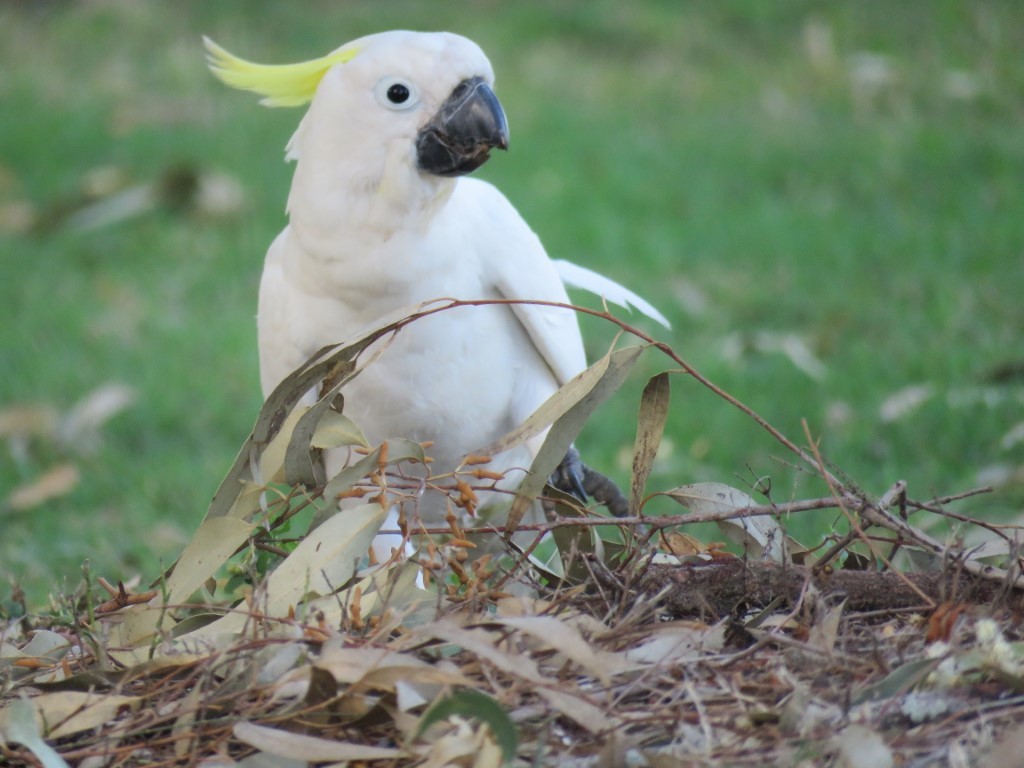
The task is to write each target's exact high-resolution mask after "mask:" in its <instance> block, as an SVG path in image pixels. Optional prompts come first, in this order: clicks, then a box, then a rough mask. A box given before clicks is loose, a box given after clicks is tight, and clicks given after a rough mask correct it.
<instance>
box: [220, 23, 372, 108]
mask: <svg viewBox="0 0 1024 768" xmlns="http://www.w3.org/2000/svg"><path fill="white" fill-rule="evenodd" d="M356 42H358V41H356ZM203 45H205V46H206V51H207V57H206V61H207V64H208V66H209V67H210V71H211V72H213V74H215V75H216V76H217V77H218V78H219V79H220V80H221V82H223V83H225V84H226V85H230V86H231V87H232V88H238V89H239V90H242V91H254V92H255V93H258V94H260V95H261V96H262V97H263V98H262V99H260V104H264V105H266V106H268V107H300V106H302V105H303V104H308V103H309V102H310V101H311V100H312V98H313V94H314V93H316V87H317V86H318V85H319V84H320V80H321V79H323V76H324V74H326V72H327V70H328V69H330V68H331V67H333V66H334V65H335V64H344V63H345V62H346V61H351V60H352V59H353V58H355V56H356V54H357V53H359V47H358V46H357V45H356V43H355V42H353V43H347V44H345V45H343V46H341V48H338V49H337V50H336V51H331V52H330V53H328V54H327V55H326V56H321V57H320V58H319V59H312V60H311V61H301V62H299V63H297V64H256V63H254V62H251V61H246V60H245V59H240V58H238V57H237V56H235V55H234V54H233V53H229V52H228V51H226V50H224V49H223V48H221V47H220V46H219V45H217V44H216V43H215V42H213V40H211V39H210V38H208V37H205V36H204V37H203Z"/></svg>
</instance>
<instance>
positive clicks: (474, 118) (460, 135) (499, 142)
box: [416, 77, 508, 176]
mask: <svg viewBox="0 0 1024 768" xmlns="http://www.w3.org/2000/svg"><path fill="white" fill-rule="evenodd" d="M495 147H497V148H498V149H508V123H507V122H506V120H505V113H504V111H503V110H502V109H501V103H500V102H499V101H498V97H497V96H495V95H494V91H492V90H491V88H490V86H488V85H487V83H485V82H484V81H483V79H482V78H479V77H474V78H472V79H470V80H463V81H462V82H461V83H459V84H458V86H456V88H455V90H454V91H452V95H451V96H449V97H448V100H447V101H445V103H444V104H442V105H441V109H439V110H438V112H437V114H436V115H434V117H433V118H432V119H431V120H430V122H429V123H427V124H426V125H425V126H423V129H422V130H421V131H420V132H419V135H418V136H417V137H416V161H417V164H418V165H419V168H420V170H421V171H426V172H427V173H433V174H435V175H437V176H461V175H462V174H464V173H470V172H472V171H475V170H476V169H477V168H479V167H480V166H481V165H483V164H484V163H485V162H487V158H488V157H489V156H490V155H489V153H490V151H491V150H492V149H494V148H495Z"/></svg>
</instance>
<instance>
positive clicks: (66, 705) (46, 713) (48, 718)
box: [0, 691, 140, 739]
mask: <svg viewBox="0 0 1024 768" xmlns="http://www.w3.org/2000/svg"><path fill="white" fill-rule="evenodd" d="M139 701H140V699H139V697H138V696H122V695H119V694H113V693H93V692H89V693H84V692H82V691H60V692H57V693H44V694H42V695H40V696H35V697H34V698H31V699H28V702H29V703H30V704H31V705H32V711H33V714H34V715H35V719H36V722H37V723H38V724H39V727H40V729H43V728H45V729H46V730H45V731H41V732H42V733H43V735H44V736H45V737H46V738H47V739H61V738H64V737H65V736H70V735H72V734H75V733H79V732H81V731H87V730H90V729H91V728H96V727H98V726H101V725H105V724H106V723H109V722H111V721H113V720H115V719H116V718H117V717H118V715H119V713H121V712H122V710H127V709H133V708H135V707H136V706H138V703H139ZM9 715H10V712H9V710H8V709H0V732H2V731H4V729H5V728H6V727H7V719H8V717H9Z"/></svg>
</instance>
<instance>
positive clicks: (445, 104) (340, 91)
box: [205, 31, 509, 186]
mask: <svg viewBox="0 0 1024 768" xmlns="http://www.w3.org/2000/svg"><path fill="white" fill-rule="evenodd" d="M205 43H206V47H207V50H208V51H209V54H210V56H209V59H210V67H211V69H212V70H213V72H214V74H216V75H217V76H218V77H219V78H220V79H221V80H223V81H224V82H225V83H227V84H228V85H230V86H233V87H235V88H241V89H244V90H250V91H255V92H257V93H259V94H261V95H262V96H263V97H264V98H263V101H262V103H264V104H266V105H268V106H299V105H303V104H306V103H310V109H309V112H308V114H307V116H306V118H305V119H304V120H303V125H302V127H300V130H299V132H298V133H297V134H296V136H295V138H294V139H293V140H292V144H291V145H290V147H289V154H290V156H293V157H305V156H306V155H307V154H312V153H313V152H314V151H315V153H316V155H317V157H316V162H317V164H323V163H325V162H326V163H330V162H332V160H335V161H337V162H338V163H341V164H344V165H346V166H352V165H353V164H354V163H353V161H356V162H357V163H358V165H359V166H361V167H362V168H364V169H365V173H366V174H367V176H366V178H365V181H366V182H367V184H368V185H370V186H372V185H374V184H375V183H379V182H380V181H381V179H380V178H378V179H373V178H371V176H372V173H371V172H370V171H369V168H370V167H372V166H374V165H379V167H380V168H381V174H382V177H383V175H384V174H386V173H387V171H386V170H385V168H386V166H387V165H388V164H389V163H390V164H394V162H395V158H396V153H397V155H398V156H399V157H401V159H403V160H407V161H408V164H409V165H410V166H411V167H413V168H415V169H416V170H417V171H418V172H419V173H422V174H427V175H432V176H459V175H462V174H465V173H469V172H471V171H474V170H476V169H477V168H479V167H480V166H481V165H483V164H484V163H485V162H486V161H487V158H488V156H489V153H490V150H491V149H494V148H495V147H497V148H499V149H507V148H508V137H509V134H508V124H507V122H506V120H505V114H504V112H503V111H502V108H501V104H500V103H499V102H498V99H497V97H496V96H495V95H494V91H493V85H494V72H493V70H492V69H491V64H490V62H489V61H488V60H487V57H486V56H485V55H484V53H483V51H481V50H480V48H479V46H477V45H476V43H474V42H472V41H471V40H467V39H466V38H464V37H461V36H459V35H454V34H450V33H447V32H438V33H423V32H406V31H395V32H384V33H381V34H377V35H370V36H368V37H362V38H359V39H358V40H354V41H352V42H351V43H348V44H346V45H344V46H342V47H341V48H339V49H337V50H336V51H333V52H332V53H329V54H327V55H326V56H324V57H321V58H319V59H315V60H313V61H307V62H302V63H299V64H286V65H277V66H275V65H264V64H253V63H251V62H248V61H244V60H242V59H239V58H237V57H235V56H233V55H232V54H230V53H228V52H227V51H225V50H224V49H223V48H221V47H220V46H218V45H216V44H215V43H214V42H213V41H212V40H209V39H206V40H205ZM375 159H376V160H379V163H376V162H375Z"/></svg>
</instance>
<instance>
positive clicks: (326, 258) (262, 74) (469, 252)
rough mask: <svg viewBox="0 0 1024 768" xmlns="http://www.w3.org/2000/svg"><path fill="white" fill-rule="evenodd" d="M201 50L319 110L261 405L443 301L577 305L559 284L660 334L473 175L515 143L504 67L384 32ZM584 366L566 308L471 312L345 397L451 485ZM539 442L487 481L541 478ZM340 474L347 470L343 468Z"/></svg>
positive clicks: (302, 153)
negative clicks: (369, 333)
mask: <svg viewBox="0 0 1024 768" xmlns="http://www.w3.org/2000/svg"><path fill="white" fill-rule="evenodd" d="M205 42H206V47H207V49H208V51H209V55H210V66H211V68H212V70H213V72H214V73H215V74H216V75H217V76H218V77H219V78H220V79H221V80H223V81H224V82H225V83H227V84H228V85H230V86H233V87H236V88H241V89H245V90H250V91H255V92H257V93H259V94H261V95H262V96H263V97H264V98H263V103H264V104H266V105H268V106H298V105H303V104H306V103H309V110H308V111H307V112H306V115H305V117H303V119H302V122H301V123H300V124H299V127H298V130H297V131H296V132H295V135H294V136H293V137H292V139H291V141H290V142H289V143H288V147H287V157H288V159H291V160H294V161H295V163H296V167H295V176H294V179H293V181H292V187H291V193H290V194H289V196H288V206H287V211H288V218H289V224H288V226H286V227H285V229H284V231H282V232H281V234H280V235H279V236H278V237H277V239H276V240H275V241H274V243H273V244H272V245H271V246H270V250H269V252H268V253H267V258H266V265H265V267H264V271H263V277H262V281H261V283H260V292H259V313H258V329H259V358H260V375H261V378H262V384H263V392H264V395H267V394H269V393H270V392H271V391H272V390H273V388H274V387H275V386H276V385H277V384H278V383H280V381H281V380H282V379H283V378H284V377H285V376H287V375H288V374H289V373H291V372H292V371H293V370H294V369H295V368H297V367H298V366H299V365H301V364H302V363H304V362H305V361H306V360H307V358H308V357H309V356H310V355H312V354H313V353H315V352H316V351H317V350H319V349H321V348H322V347H324V346H326V345H328V344H333V343H337V342H340V341H343V340H345V339H346V338H349V337H351V336H353V335H355V334H356V333H357V332H360V331H364V330H368V329H372V328H374V327H375V324H380V322H381V318H383V317H386V316H391V317H393V316H394V313H395V312H396V311H398V310H400V309H401V308H404V307H411V306H413V305H415V304H417V303H419V302H424V301H429V300H432V299H438V298H455V299H465V300H478V299H513V300H542V301H550V302H563V303H567V302H568V297H567V295H566V290H565V287H564V285H563V279H564V280H566V281H567V282H569V283H570V284H573V285H579V286H581V287H584V288H589V289H591V290H594V291H595V292H597V293H599V294H601V295H603V296H604V297H605V298H607V299H608V300H610V301H613V302H616V303H620V304H621V303H623V302H628V303H631V304H633V305H635V306H637V307H638V308H640V309H641V310H642V311H644V312H645V313H646V314H648V315H651V316H652V317H655V318H656V319H658V320H659V321H660V322H663V323H664V318H662V317H661V315H660V314H658V313H657V311H656V310H654V309H653V307H651V306H650V305H649V304H647V303H646V302H644V301H643V300H642V299H640V298H639V297H637V296H635V295H634V294H632V293H631V292H629V291H628V290H626V289H624V288H622V287H621V286H619V285H617V284H616V283H614V282H612V281H610V280H608V279H606V278H603V277H601V276H599V275H597V274H595V273H593V272H590V271H589V270H586V269H583V268H582V267H578V266H575V265H572V264H568V263H567V262H561V263H560V262H553V261H552V260H551V259H549V258H548V256H547V253H546V252H545V250H544V247H543V246H542V245H541V243H540V240H539V239H538V238H537V236H536V235H535V234H534V233H533V231H532V230H531V229H530V227H529V226H527V224H526V223H525V222H524V221H523V219H522V217H521V216H520V215H519V214H518V213H517V212H516V209H515V208H513V207H512V205H511V203H509V201H508V200H507V199H506V198H505V196H504V195H502V194H501V192H499V191H498V190H497V189H496V188H495V187H493V186H492V185H490V184H488V183H486V182H483V181H480V180H477V179H473V178H468V177H466V176H465V174H468V173H470V172H471V171H473V170H475V169H477V168H479V167H480V166H481V165H482V164H483V163H484V162H485V161H486V160H487V159H488V153H489V151H490V150H491V149H494V148H498V149H506V148H507V147H508V142H509V131H508V125H507V123H506V119H505V114H504V112H503V110H502V107H501V105H500V103H499V102H498V99H497V97H496V96H495V94H494V90H493V87H494V73H493V71H492V69H491V64H490V62H489V61H488V60H487V57H486V56H485V55H484V53H483V51H481V50H480V48H479V47H478V46H477V45H476V44H475V43H473V42H472V41H470V40H467V39H466V38H465V37H461V36H459V35H455V34H450V33H420V32H407V31H395V32H384V33H382V34H375V35H370V36H368V37H362V38H360V39H358V40H354V41H353V42H350V43H348V44H346V45H344V46H342V47H341V48H339V49H337V50H335V51H333V52H332V53H329V54H328V55H326V56H324V57H322V58H319V59H315V60H313V61H308V62H303V63H299V64H291V65H280V66H274V65H261V64H253V63H251V62H248V61H244V60H242V59H239V58H237V57H235V56H234V55H232V54H230V53H228V52H227V51H225V50H224V49H223V48H221V47H219V46H218V45H216V44H215V43H213V42H212V41H210V40H208V39H207V40H206V41H205ZM585 365H586V360H585V357H584V351H583V342H582V339H581V337H580V331H579V327H578V324H577V320H576V316H575V314H574V313H573V312H572V311H571V310H567V309H559V308H552V307H545V306H537V305H526V304H514V305H484V306H473V307H459V308H456V309H452V310H449V311H445V312H440V313H438V314H435V315H432V316H429V317H426V318H424V319H421V320H418V321H416V322H414V323H412V324H410V325H409V326H407V327H405V328H404V329H403V330H402V331H401V332H400V333H399V334H398V335H397V337H396V338H394V340H393V341H392V342H391V343H390V345H389V346H388V347H387V348H386V349H385V350H384V351H383V353H382V354H381V355H380V357H379V358H378V359H376V360H375V361H374V362H373V363H372V364H371V365H368V366H367V367H366V368H365V370H363V371H362V372H361V373H360V374H359V376H357V377H356V378H355V379H354V380H353V381H351V382H350V383H349V384H347V385H346V386H345V390H344V395H345V412H346V414H347V415H349V416H350V417H351V418H352V419H353V420H354V421H355V423H356V424H358V425H359V426H360V427H361V428H362V430H363V431H364V433H365V434H366V436H367V438H368V439H369V440H370V441H371V443H373V444H375V443H377V442H379V441H382V440H385V439H387V438H391V437H406V438H411V439H413V440H417V441H428V440H429V441H432V442H433V446H432V448H431V449H430V455H431V456H432V458H433V463H432V464H431V465H430V466H431V470H430V471H431V473H432V474H438V473H443V472H448V471H451V470H452V469H453V468H455V467H457V466H458V465H459V464H460V462H461V460H462V459H463V458H464V457H465V456H466V454H468V453H471V452H473V451H474V450H475V449H479V448H481V447H483V446H485V445H487V444H489V443H492V442H493V441H495V440H496V439H498V438H499V437H501V436H502V435H504V434H506V433H507V432H509V431H510V430H511V429H513V428H514V427H515V426H517V425H518V424H520V423H521V422H522V421H523V420H524V419H526V417H527V416H529V415H530V414H531V413H532V412H533V411H534V410H535V409H536V408H537V407H538V406H539V405H541V403H543V402H544V401H545V400H546V399H547V398H548V397H550V396H551V395H552V393H554V392H555V391H556V390H557V389H558V387H559V386H561V385H562V384H564V383H565V382H567V381H568V380H569V379H571V378H572V377H573V376H575V375H576V374H578V373H579V372H580V371H582V370H583V369H584V367H585ZM542 437H543V436H540V437H539V438H537V439H534V440H533V441H532V442H530V443H529V444H526V445H523V446H520V447H518V448H515V449H511V450H509V451H507V452H506V453H504V454H501V455H500V456H496V457H494V459H493V461H492V465H491V469H492V470H495V471H498V472H508V474H509V478H510V479H509V485H515V484H516V483H518V481H519V480H521V478H522V473H521V472H519V473H516V472H514V471H511V470H514V469H516V468H526V467H529V465H530V461H531V459H532V453H534V452H535V451H536V449H537V448H538V447H539V445H540V440H541V438H542ZM333 461H334V463H335V467H333V470H336V469H337V466H338V463H339V462H340V461H342V459H341V458H338V457H334V459H333ZM331 462H332V459H331V458H330V457H328V465H329V470H332V468H331V467H330V464H331ZM568 474H569V475H570V476H576V477H578V475H575V473H574V471H572V468H570V471H569V473H568ZM575 485H578V482H577V483H575ZM437 496H439V497H440V495H439V494H438V495H437ZM482 501H483V500H482ZM445 510H446V505H445V501H444V498H443V497H440V498H438V499H436V500H432V499H430V498H428V496H424V497H423V498H422V499H421V500H420V502H419V508H418V510H417V511H418V512H419V514H420V516H421V518H422V519H424V520H426V521H427V522H436V521H437V520H438V519H439V518H442V517H443V515H444V513H445Z"/></svg>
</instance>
